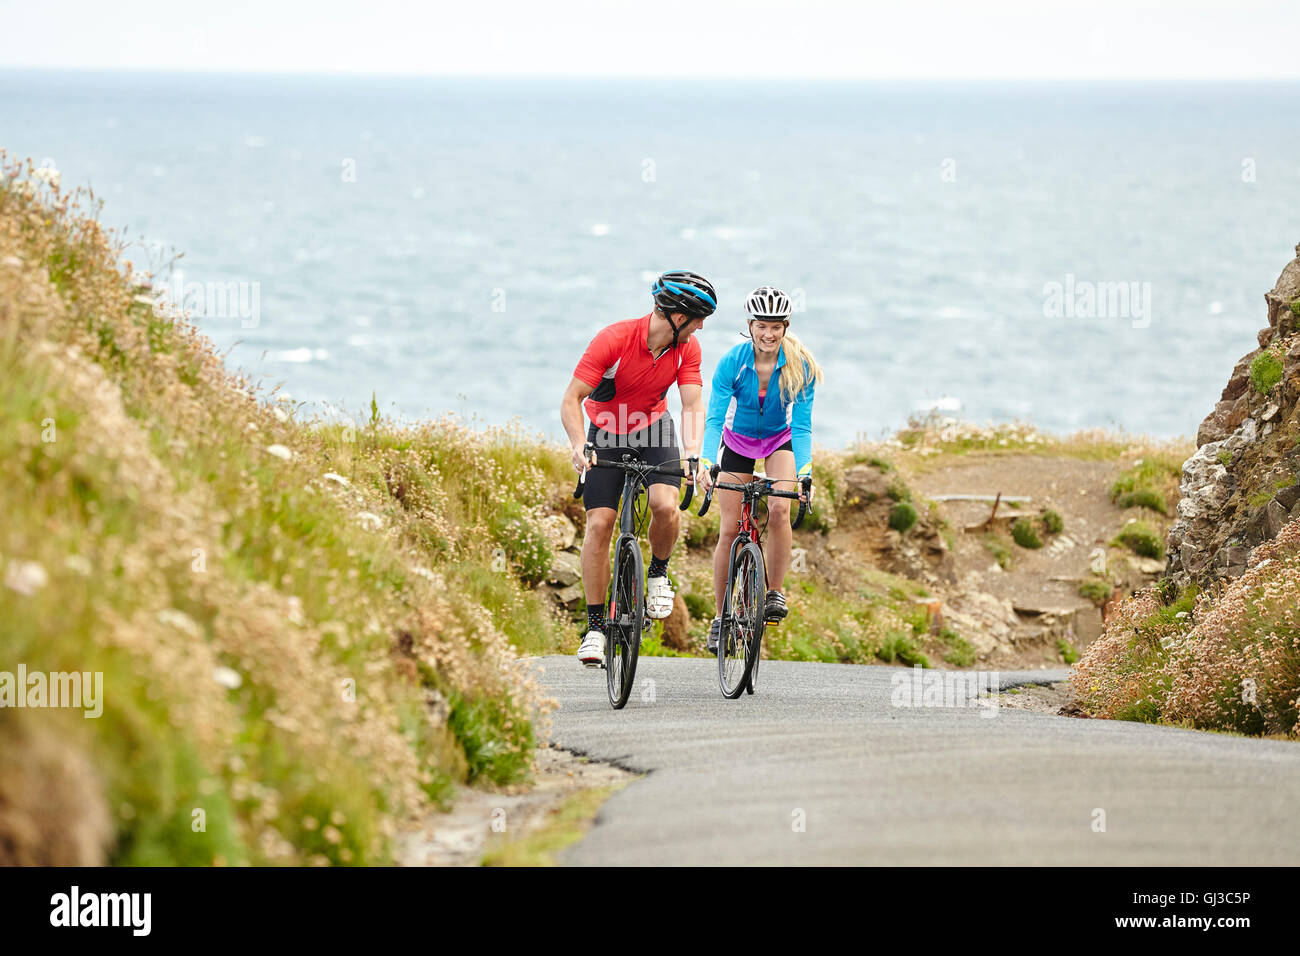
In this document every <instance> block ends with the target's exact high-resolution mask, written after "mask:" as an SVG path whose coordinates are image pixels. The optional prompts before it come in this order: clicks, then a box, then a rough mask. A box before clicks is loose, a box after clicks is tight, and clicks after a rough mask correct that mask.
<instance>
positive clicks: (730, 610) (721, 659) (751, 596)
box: [718, 541, 766, 700]
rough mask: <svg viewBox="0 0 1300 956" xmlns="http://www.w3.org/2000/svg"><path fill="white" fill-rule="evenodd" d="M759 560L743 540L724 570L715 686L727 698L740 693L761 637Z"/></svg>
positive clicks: (754, 548) (751, 545)
mask: <svg viewBox="0 0 1300 956" xmlns="http://www.w3.org/2000/svg"><path fill="white" fill-rule="evenodd" d="M762 561H763V555H762V552H761V551H759V548H758V545H756V544H755V543H754V542H752V541H747V542H745V544H744V545H743V546H742V547H741V548H739V549H738V550H737V552H736V558H735V561H734V562H733V563H732V565H731V567H730V568H729V569H728V572H727V589H726V591H725V592H723V598H722V600H723V604H724V608H723V615H722V629H721V633H719V635H718V686H719V688H720V689H721V690H722V696H723V697H725V698H727V699H728V700H735V699H736V698H737V697H739V696H740V695H741V694H742V693H744V691H745V687H746V685H747V684H748V683H749V678H750V674H751V673H752V671H753V669H754V653H755V651H756V650H757V649H758V648H759V646H760V642H761V640H762V637H761V633H760V632H759V628H761V627H762V619H763V599H764V598H765V597H766V595H765V594H762V591H763V589H762V586H761V583H760V582H761V581H762V580H763V579H762V577H761V575H762V573H763V572H762ZM760 594H762V596H761V597H760Z"/></svg>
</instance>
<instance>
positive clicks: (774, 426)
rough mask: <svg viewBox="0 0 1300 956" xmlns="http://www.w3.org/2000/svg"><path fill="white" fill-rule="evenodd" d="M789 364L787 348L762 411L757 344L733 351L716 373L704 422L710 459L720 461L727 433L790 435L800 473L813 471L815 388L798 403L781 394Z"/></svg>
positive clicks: (806, 390)
mask: <svg viewBox="0 0 1300 956" xmlns="http://www.w3.org/2000/svg"><path fill="white" fill-rule="evenodd" d="M784 365H785V346H784V345H783V346H781V351H780V352H779V353H778V355H777V358H776V368H774V369H773V370H772V376H771V379H770V381H769V382H768V384H767V394H766V397H765V398H764V400H763V410H762V412H760V411H759V407H758V372H757V370H756V369H755V368H754V346H753V345H752V344H751V343H749V342H741V343H740V344H739V345H737V346H736V347H735V348H733V349H731V350H730V351H728V352H727V353H726V354H725V355H723V356H722V358H721V360H720V361H719V362H718V367H717V368H716V369H715V370H714V372H713V389H712V391H711V392H710V394H709V410H708V414H707V415H706V416H705V420H704V447H703V451H702V454H703V456H704V457H705V458H707V459H709V460H710V461H713V462H716V461H718V460H719V448H720V447H721V445H722V430H723V428H724V427H725V428H728V429H730V430H731V431H732V432H734V433H736V434H737V435H741V436H743V437H745V438H752V439H756V440H759V441H761V440H762V439H765V438H771V437H773V436H774V435H778V434H780V433H781V432H784V431H785V430H786V429H789V431H790V442H791V445H792V446H793V448H794V464H795V469H796V471H797V474H799V475H805V474H811V472H812V406H813V386H812V383H811V382H809V383H808V385H806V386H805V387H804V389H803V391H802V392H800V393H799V395H798V396H797V397H796V398H795V400H794V401H793V402H787V401H786V400H785V397H784V396H783V395H782V393H781V388H780V378H779V376H780V374H781V369H782V367H783V366H784Z"/></svg>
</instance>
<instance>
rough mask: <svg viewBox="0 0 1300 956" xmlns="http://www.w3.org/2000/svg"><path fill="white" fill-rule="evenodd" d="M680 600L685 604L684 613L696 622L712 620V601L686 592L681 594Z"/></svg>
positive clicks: (694, 593) (693, 592) (691, 592)
mask: <svg viewBox="0 0 1300 956" xmlns="http://www.w3.org/2000/svg"><path fill="white" fill-rule="evenodd" d="M682 600H683V601H685V602H686V611H687V613H688V614H690V616H691V617H693V618H695V619H696V620H697V621H704V620H712V619H713V599H712V598H710V597H705V596H704V595H703V594H698V593H696V592H695V591H686V592H684V593H683V594H682Z"/></svg>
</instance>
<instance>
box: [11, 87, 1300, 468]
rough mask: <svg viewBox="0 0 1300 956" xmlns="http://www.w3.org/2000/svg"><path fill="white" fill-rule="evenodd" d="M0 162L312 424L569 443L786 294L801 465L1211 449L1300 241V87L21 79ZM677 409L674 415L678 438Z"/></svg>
mask: <svg viewBox="0 0 1300 956" xmlns="http://www.w3.org/2000/svg"><path fill="white" fill-rule="evenodd" d="M0 147H2V148H3V149H4V150H5V151H6V153H7V155H8V157H9V158H10V159H11V160H12V159H15V158H22V159H25V158H30V159H31V160H32V161H33V162H34V163H36V164H37V165H46V166H52V167H54V168H56V169H57V170H58V171H59V173H60V176H61V179H62V183H63V186H64V187H65V188H67V187H71V186H84V187H87V188H89V189H91V190H93V194H94V197H95V198H96V200H97V201H100V202H102V205H101V206H100V208H99V212H98V215H99V218H100V220H101V221H102V222H103V223H104V224H106V225H107V226H109V227H110V228H112V229H113V230H114V231H115V232H116V234H117V235H118V236H119V237H120V239H121V240H122V241H123V243H124V244H125V254H126V255H127V256H128V257H129V258H130V259H131V260H132V261H133V262H134V263H135V264H136V265H137V266H138V267H140V268H142V269H147V270H149V271H150V272H152V273H153V276H154V281H155V284H156V289H157V294H159V295H163V296H170V297H171V299H172V300H173V301H176V302H178V303H181V304H183V305H184V306H185V307H187V308H189V309H190V310H191V312H192V313H193V315H194V320H195V321H196V322H197V324H198V325H199V326H200V327H201V328H202V329H203V331H204V332H205V333H206V334H207V335H208V336H209V337H211V338H212V339H213V340H214V342H215V343H216V345H217V346H218V347H219V348H220V349H221V350H222V352H223V353H224V354H225V356H226V360H227V362H229V363H230V364H231V365H232V366H235V367H237V368H239V369H241V370H243V371H245V372H247V373H248V374H249V375H250V376H252V378H253V379H255V380H256V381H257V382H259V383H260V384H262V385H263V386H264V387H266V388H268V389H270V388H272V387H275V386H278V387H279V388H280V390H281V391H282V392H287V393H289V394H290V396H291V397H292V400H293V401H295V402H301V403H305V406H306V409H307V413H308V414H321V415H323V416H327V417H328V416H348V417H351V416H359V415H368V413H369V411H368V410H369V407H370V403H371V401H372V399H373V400H374V401H375V402H376V403H377V404H378V406H379V408H380V409H381V410H382V411H384V412H385V413H387V414H390V415H392V416H395V417H398V418H401V419H403V420H414V419H421V418H429V417H436V416H440V415H443V414H445V413H452V414H454V415H457V416H459V417H461V418H463V419H464V420H466V421H467V422H470V423H473V424H475V425H477V426H487V425H504V424H510V423H515V424H517V425H518V426H520V427H522V428H523V429H524V430H526V431H528V432H530V433H539V434H541V435H544V436H547V437H552V438H558V437H560V436H561V435H562V431H561V429H560V425H559V406H560V397H561V394H562V392H563V390H564V388H565V386H566V385H567V383H568V382H569V380H570V378H571V376H572V373H573V368H574V366H575V364H576V363H577V360H578V357H579V355H580V354H581V352H582V350H583V348H584V347H585V346H586V344H587V342H588V341H589V340H590V339H591V337H592V336H593V335H594V334H595V333H596V331H597V330H598V329H600V328H601V327H602V326H604V325H607V324H609V323H611V322H615V321H618V320H621V319H626V318H632V317H636V316H640V315H643V314H645V313H646V312H647V311H649V307H650V283H651V281H652V280H653V278H654V277H655V276H656V275H657V274H658V273H659V272H661V271H664V270H667V269H690V270H693V271H695V272H698V273H701V274H702V275H704V276H706V277H708V278H709V279H710V280H711V281H712V282H713V283H714V284H715V286H716V287H717V290H718V293H719V298H720V304H719V308H718V311H717V313H716V314H715V315H714V316H713V317H711V318H710V319H709V321H708V322H707V323H706V326H705V329H704V330H703V332H702V333H700V336H699V338H700V342H701V345H702V348H703V354H704V371H705V379H706V385H707V383H708V381H709V379H710V377H711V374H712V368H713V366H714V364H715V363H716V362H717V360H718V358H719V357H720V356H721V355H722V354H723V353H724V352H725V351H726V350H727V349H729V348H730V347H731V346H733V345H734V344H735V343H737V342H739V341H741V340H742V336H743V335H744V333H745V328H746V314H745V311H744V301H745V296H746V294H747V293H748V292H749V291H750V290H751V289H753V288H754V287H756V286H759V285H775V286H777V287H779V288H781V289H783V290H785V291H786V292H787V293H788V294H790V295H791V297H792V299H793V300H794V301H795V304H796V310H797V311H796V312H795V314H794V315H793V317H792V320H791V325H790V328H791V330H792V331H794V332H795V333H796V334H798V335H799V336H800V337H801V338H802V339H803V341H804V342H805V343H806V344H807V345H808V346H809V348H810V349H811V350H812V352H813V353H814V355H815V356H816V358H817V359H818V361H819V362H820V364H821V366H822V367H823V370H824V373H825V379H824V382H823V383H822V385H821V387H820V388H819V389H818V390H817V393H816V400H815V405H814V413H813V426H814V433H815V440H816V441H817V442H818V443H819V444H821V445H824V446H826V447H828V448H842V447H845V446H847V445H848V444H850V443H852V442H854V441H855V440H859V439H863V438H865V439H877V438H881V437H884V436H886V435H888V434H891V433H893V432H894V431H896V430H897V429H898V428H900V427H903V426H904V425H905V424H906V423H907V422H908V420H909V419H911V418H913V417H915V416H919V415H926V414H940V415H946V416H951V417H954V418H960V419H966V420H970V421H974V422H978V423H984V422H986V421H993V422H1008V421H1027V422H1031V423H1033V424H1034V425H1036V426H1039V427H1040V428H1042V429H1045V430H1050V431H1053V432H1070V431H1074V430H1077V429H1084V428H1096V427H1104V428H1112V429H1119V430H1123V431H1126V432H1131V433H1135V434H1142V435H1150V436H1154V437H1173V436H1179V435H1192V434H1194V433H1195V430H1196V426H1197V423H1198V422H1199V421H1200V419H1201V418H1202V417H1204V415H1205V414H1206V413H1208V412H1209V411H1210V409H1211V408H1212V406H1213V404H1214V402H1215V401H1216V399H1217V398H1218V395H1219V391H1220V389H1221V388H1222V386H1223V384H1224V383H1225V381H1226V380H1227V377H1228V373H1229V371H1230V370H1231V368H1232V365H1233V363H1234V361H1235V360H1236V359H1237V358H1238V357H1239V356H1241V355H1242V354H1244V353H1245V352H1247V351H1249V350H1250V349H1251V348H1253V347H1254V346H1255V332H1256V330H1258V329H1259V328H1261V327H1262V326H1263V325H1264V324H1265V323H1266V319H1265V307H1264V300H1263V295H1264V293H1265V292H1266V291H1267V290H1269V289H1270V288H1271V287H1272V285H1273V282H1274V281H1275V279H1276V277H1277V275H1278V273H1279V272H1280V271H1281V269H1282V267H1283V266H1284V265H1285V264H1286V263H1287V262H1288V261H1289V260H1290V259H1291V258H1292V256H1293V255H1294V254H1295V253H1294V248H1295V246H1296V243H1297V242H1300V84H1297V83H1294V82H1292V83H1286V82H1276V83H1258V82H1213V83H1211V82H1162V83H1129V82H1110V83H1104V84H1100V83H1094V84H1088V83H1030V82H1021V83H992V82H979V83H975V82H969V83H962V82H943V83H938V82H936V83H922V82H906V83H904V82H896V83H894V82H828V81H815V82H814V81H808V82H799V81H781V82H768V81H757V80H745V81H741V80H734V81H729V80H708V81H703V80H685V79H674V80H669V79H665V80H637V79H577V78H574V79H563V78H546V79H541V78H538V79H529V78H498V79H494V78H473V79H470V78H464V79H461V78H448V77H355V76H333V75H319V76H317V75H311V76H308V75H252V74H238V75H236V74H231V75H221V74H211V73H154V72H144V71H141V72H116V73H99V72H75V71H27V70H23V71H19V70H3V71H0ZM677 401H678V399H677V395H676V393H675V391H674V392H672V393H670V395H669V402H670V409H673V410H674V411H675V409H676V408H677Z"/></svg>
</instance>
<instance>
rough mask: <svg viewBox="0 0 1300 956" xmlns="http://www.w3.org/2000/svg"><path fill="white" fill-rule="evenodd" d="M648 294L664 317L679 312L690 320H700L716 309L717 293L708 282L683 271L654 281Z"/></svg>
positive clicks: (668, 273) (668, 274)
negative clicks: (652, 296) (651, 295)
mask: <svg viewBox="0 0 1300 956" xmlns="http://www.w3.org/2000/svg"><path fill="white" fill-rule="evenodd" d="M650 292H651V294H653V295H654V298H655V305H657V306H659V309H660V311H662V312H663V313H664V314H665V315H667V314H669V313H671V312H681V313H682V314H684V315H688V316H690V317H691V318H692V319H702V318H704V317H705V316H706V315H712V314H713V312H714V310H715V309H717V307H718V293H717V292H715V291H714V290H713V285H712V284H711V283H710V282H709V280H708V279H706V278H704V277H703V276H700V275H696V274H695V273H694V272H687V271H685V270H684V269H683V270H676V271H673V272H665V273H664V274H663V275H661V276H660V277H659V278H658V279H655V281H654V285H652V286H651V287H650Z"/></svg>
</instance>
